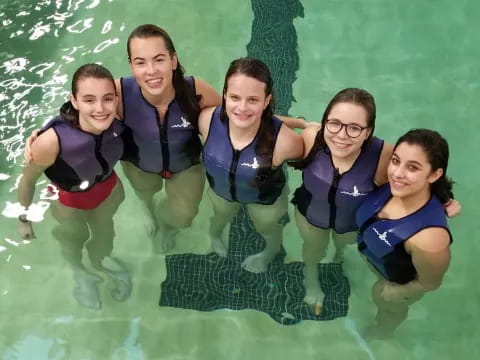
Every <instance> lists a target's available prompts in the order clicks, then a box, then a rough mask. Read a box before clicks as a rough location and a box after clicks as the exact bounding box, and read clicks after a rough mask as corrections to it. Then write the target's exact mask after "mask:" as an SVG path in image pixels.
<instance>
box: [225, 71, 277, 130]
mask: <svg viewBox="0 0 480 360" xmlns="http://www.w3.org/2000/svg"><path fill="white" fill-rule="evenodd" d="M265 86H266V85H265V83H263V82H261V81H259V80H257V79H255V78H253V77H249V76H246V75H244V74H241V73H236V74H233V75H232V76H230V78H229V79H228V82H227V90H226V92H225V94H224V95H223V97H224V98H225V111H226V113H227V116H228V119H229V121H230V123H231V124H233V125H234V126H236V127H238V128H245V129H247V128H250V127H252V126H258V125H259V124H260V121H261V119H262V113H263V110H265V108H266V107H267V106H268V104H269V103H270V100H271V98H272V95H268V96H266V95H265Z"/></svg>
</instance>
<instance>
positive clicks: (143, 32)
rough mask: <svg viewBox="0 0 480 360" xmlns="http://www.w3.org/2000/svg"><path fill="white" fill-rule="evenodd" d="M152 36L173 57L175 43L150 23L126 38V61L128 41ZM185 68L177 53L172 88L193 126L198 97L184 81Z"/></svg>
mask: <svg viewBox="0 0 480 360" xmlns="http://www.w3.org/2000/svg"><path fill="white" fill-rule="evenodd" d="M152 37H159V38H162V39H163V42H164V43H165V47H166V48H167V50H168V53H169V54H170V57H173V56H174V55H175V54H176V50H175V45H174V44H173V41H172V38H171V37H170V35H168V33H167V32H166V31H165V30H164V29H162V28H160V27H158V26H156V25H152V24H144V25H140V26H138V27H136V28H135V29H134V30H133V31H132V32H131V33H130V35H129V36H128V40H127V54H128V61H129V62H131V55H132V54H131V50H130V43H131V42H132V40H133V39H134V38H140V39H147V38H152ZM184 76H185V70H184V68H183V66H182V65H181V64H180V60H179V59H178V55H177V68H176V69H175V70H173V80H172V82H173V88H174V89H175V98H176V100H177V101H178V103H179V105H180V108H181V109H182V111H183V112H184V113H185V114H186V115H187V117H188V121H190V122H191V123H192V124H194V126H195V127H197V126H198V115H199V114H200V105H199V101H200V98H199V97H197V96H196V95H195V90H194V89H192V87H191V86H190V85H189V84H188V83H187V82H186V80H185V78H184Z"/></svg>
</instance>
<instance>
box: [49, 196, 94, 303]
mask: <svg viewBox="0 0 480 360" xmlns="http://www.w3.org/2000/svg"><path fill="white" fill-rule="evenodd" d="M52 214H53V216H54V217H55V219H56V220H57V221H58V224H57V225H56V226H54V228H53V230H52V235H53V237H54V238H55V239H56V240H58V243H59V244H60V250H61V253H62V256H63V257H64V259H65V260H66V261H67V263H68V264H69V265H70V267H71V269H72V271H73V278H74V282H75V286H74V289H73V296H74V297H75V299H76V300H77V301H78V302H79V303H80V304H81V305H82V306H85V307H87V308H89V309H94V310H97V309H100V308H101V306H102V305H101V301H100V296H99V293H98V289H97V283H98V282H99V281H101V278H100V277H98V276H96V275H94V274H92V273H90V272H88V271H87V269H86V268H85V266H84V265H83V263H82V250H83V247H84V245H85V243H86V242H87V240H88V238H89V236H90V232H89V230H88V226H87V222H86V211H85V210H78V209H72V208H67V207H65V206H63V205H61V204H60V203H58V202H55V203H54V205H53V206H52Z"/></svg>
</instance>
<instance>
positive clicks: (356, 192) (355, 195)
mask: <svg viewBox="0 0 480 360" xmlns="http://www.w3.org/2000/svg"><path fill="white" fill-rule="evenodd" d="M340 194H345V195H349V196H353V197H359V196H365V195H367V194H364V193H361V192H360V191H358V188H357V187H356V186H355V185H354V186H353V192H349V191H341V192H340Z"/></svg>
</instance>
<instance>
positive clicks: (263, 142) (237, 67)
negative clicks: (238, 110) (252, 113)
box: [220, 57, 275, 163]
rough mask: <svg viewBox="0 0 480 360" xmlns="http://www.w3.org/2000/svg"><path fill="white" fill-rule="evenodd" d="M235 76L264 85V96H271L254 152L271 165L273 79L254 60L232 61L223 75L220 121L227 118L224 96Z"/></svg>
mask: <svg viewBox="0 0 480 360" xmlns="http://www.w3.org/2000/svg"><path fill="white" fill-rule="evenodd" d="M235 74H243V75H245V76H248V77H251V78H254V79H256V80H258V81H260V82H262V83H264V84H265V96H266V97H267V96H268V95H272V97H271V99H270V103H269V104H268V105H267V107H266V108H265V110H263V112H262V118H261V121H260V128H259V129H258V138H257V145H256V147H255V152H256V153H257V154H258V155H260V156H262V157H264V158H265V159H267V161H268V162H269V163H272V159H273V150H274V148H275V130H274V126H273V115H274V112H275V101H274V95H273V79H272V76H271V74H270V70H269V69H268V67H267V65H265V64H264V63H263V62H262V61H260V60H258V59H255V58H248V57H247V58H240V59H236V60H233V61H232V62H231V63H230V67H229V68H228V70H227V74H226V75H225V82H224V84H223V95H224V96H223V97H222V111H221V113H220V119H221V120H222V121H224V122H225V121H227V120H228V116H227V112H226V110H225V94H226V93H227V90H228V80H229V79H230V77H232V76H233V75H235Z"/></svg>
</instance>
